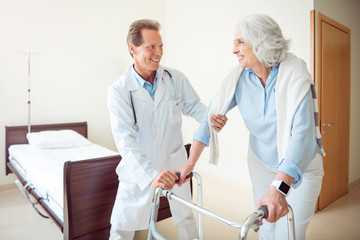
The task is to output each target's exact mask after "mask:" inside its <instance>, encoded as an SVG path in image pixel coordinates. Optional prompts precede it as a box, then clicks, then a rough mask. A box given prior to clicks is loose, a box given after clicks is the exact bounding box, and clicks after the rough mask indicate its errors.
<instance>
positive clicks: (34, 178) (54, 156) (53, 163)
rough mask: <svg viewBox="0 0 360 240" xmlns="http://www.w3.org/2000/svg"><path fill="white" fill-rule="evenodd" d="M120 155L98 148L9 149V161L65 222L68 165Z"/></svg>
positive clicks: (17, 146) (23, 145)
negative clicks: (64, 200)
mask: <svg viewBox="0 0 360 240" xmlns="http://www.w3.org/2000/svg"><path fill="white" fill-rule="evenodd" d="M114 155H118V153H117V152H114V151H111V150H109V149H107V148H105V147H102V146H100V145H97V144H94V143H92V144H89V145H86V146H82V147H75V148H63V149H40V148H36V147H34V146H31V145H29V144H16V145H12V146H10V147H9V160H10V162H11V163H13V165H14V166H15V167H16V169H17V170H18V171H19V173H20V174H21V175H22V177H23V178H24V179H25V180H26V181H27V182H28V183H30V186H31V187H33V188H35V190H36V192H37V193H38V194H39V195H40V196H41V197H42V198H43V199H45V202H46V204H47V205H48V206H49V207H50V208H51V210H53V211H54V213H55V214H56V215H57V216H58V218H59V219H60V220H61V221H63V195H64V194H63V192H64V189H63V181H64V180H63V171H64V163H65V162H66V161H80V160H85V159H91V158H100V157H105V156H114Z"/></svg>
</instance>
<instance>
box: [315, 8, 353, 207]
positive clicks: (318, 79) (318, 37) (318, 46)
mask: <svg viewBox="0 0 360 240" xmlns="http://www.w3.org/2000/svg"><path fill="white" fill-rule="evenodd" d="M323 21H325V22H326V23H328V24H330V25H332V26H334V27H336V28H338V29H340V30H341V31H343V32H345V33H348V34H349V35H350V38H349V48H350V49H349V50H350V55H349V63H350V62H351V44H350V41H351V30H350V29H349V28H347V27H345V26H344V25H342V24H340V23H338V22H336V21H335V20H333V19H331V18H329V17H327V16H325V15H323V14H321V13H320V12H317V13H315V10H312V11H310V41H311V43H310V59H311V60H310V64H311V65H310V69H311V74H312V77H313V79H314V82H315V86H316V88H317V89H316V90H317V93H318V104H319V126H320V131H321V130H322V125H321V123H322V119H321V116H322V114H321V110H322V106H323V104H324V103H323V102H322V97H321V92H322V88H321V86H322V71H321V69H322V34H321V31H322V22H323ZM350 67H351V66H349V91H350V84H351V75H350V74H351V69H350ZM345 107H347V108H348V109H347V112H348V115H349V116H347V118H348V126H349V127H350V96H349V100H348V103H347V106H345ZM348 137H349V138H350V132H349V136H348ZM349 147H350V139H349V140H348V143H347V147H346V148H347V151H346V158H347V159H346V160H347V161H346V166H345V167H346V170H347V182H348V181H349ZM325 151H326V148H325ZM325 161H326V160H325ZM348 183H349V182H348ZM346 187H347V191H346V192H348V191H349V184H347V186H346ZM320 195H321V193H320ZM319 198H320V196H319ZM319 207H320V206H319V199H318V202H317V206H316V210H319Z"/></svg>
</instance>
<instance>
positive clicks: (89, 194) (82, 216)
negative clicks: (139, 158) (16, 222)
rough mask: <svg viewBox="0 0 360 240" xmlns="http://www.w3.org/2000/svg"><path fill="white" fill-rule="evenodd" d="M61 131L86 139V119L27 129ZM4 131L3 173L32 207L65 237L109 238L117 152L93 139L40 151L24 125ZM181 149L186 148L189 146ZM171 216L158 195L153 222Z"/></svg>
mask: <svg viewBox="0 0 360 240" xmlns="http://www.w3.org/2000/svg"><path fill="white" fill-rule="evenodd" d="M64 129H66V130H73V131H75V132H77V133H79V134H81V135H82V136H83V137H84V139H86V138H87V122H78V123H63V124H47V125H32V126H31V132H43V131H52V130H64ZM5 130H6V143H5V145H6V175H8V174H10V173H14V174H15V175H16V176H17V178H18V180H16V183H17V185H18V187H19V188H20V190H21V191H22V193H23V194H24V196H25V197H27V198H28V199H29V200H30V201H31V203H32V205H33V206H34V208H35V209H36V211H37V212H38V213H39V214H40V215H42V216H43V217H46V218H51V219H52V220H53V221H54V222H55V223H56V224H57V226H58V227H59V228H60V230H61V231H62V232H63V236H64V239H65V240H73V239H74V240H75V239H76V240H85V239H90V240H91V239H96V240H101V239H108V237H109V231H110V216H111V211H112V207H113V204H114V201H115V196H116V192H117V186H118V177H117V175H116V172H115V169H116V166H117V165H118V163H119V162H120V161H121V156H120V155H119V154H118V153H116V152H113V151H111V150H109V149H106V148H104V147H102V146H100V145H97V144H94V143H90V144H88V145H87V144H86V145H84V146H79V147H73V148H72V149H64V151H65V153H62V150H61V149H45V153H43V152H42V151H41V150H40V149H38V148H35V149H34V148H33V147H31V146H29V145H30V144H28V139H27V138H26V134H27V132H28V126H6V127H5ZM186 148H187V151H189V148H190V145H187V146H186ZM53 150H54V151H53ZM9 152H10V153H11V154H9ZM80 153H81V154H80ZM83 153H84V155H83ZM91 153H94V155H92V154H91ZM53 158H55V159H53ZM50 159H52V161H54V162H52V161H50ZM30 161H31V162H30ZM37 170H39V171H38V172H39V174H36V173H35V172H36V171H37ZM33 171H35V172H33ZM41 177H45V179H44V178H41ZM46 177H47V178H46ZM39 207H40V208H39ZM170 216H171V213H170V208H169V203H168V201H167V199H166V198H165V197H162V198H161V203H160V209H159V215H158V217H157V220H158V221H160V220H163V219H165V218H168V217H170Z"/></svg>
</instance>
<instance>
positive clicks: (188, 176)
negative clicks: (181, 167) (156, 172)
mask: <svg viewBox="0 0 360 240" xmlns="http://www.w3.org/2000/svg"><path fill="white" fill-rule="evenodd" d="M176 176H177V177H178V178H179V179H180V176H181V174H180V173H179V172H177V173H176ZM192 177H193V173H192V172H191V173H189V175H187V176H186V178H192ZM186 178H185V179H186ZM179 179H177V180H176V181H175V183H178V182H179Z"/></svg>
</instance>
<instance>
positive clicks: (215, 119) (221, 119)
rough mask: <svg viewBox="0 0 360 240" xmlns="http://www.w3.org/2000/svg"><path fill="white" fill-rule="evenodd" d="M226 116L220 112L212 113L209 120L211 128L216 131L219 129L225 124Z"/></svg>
mask: <svg viewBox="0 0 360 240" xmlns="http://www.w3.org/2000/svg"><path fill="white" fill-rule="evenodd" d="M227 120H228V118H227V117H226V116H224V115H221V114H216V115H212V116H211V119H210V121H211V122H212V124H213V125H212V128H213V129H215V130H216V131H218V132H219V131H221V129H223V127H224V126H225V125H226V122H227Z"/></svg>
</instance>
